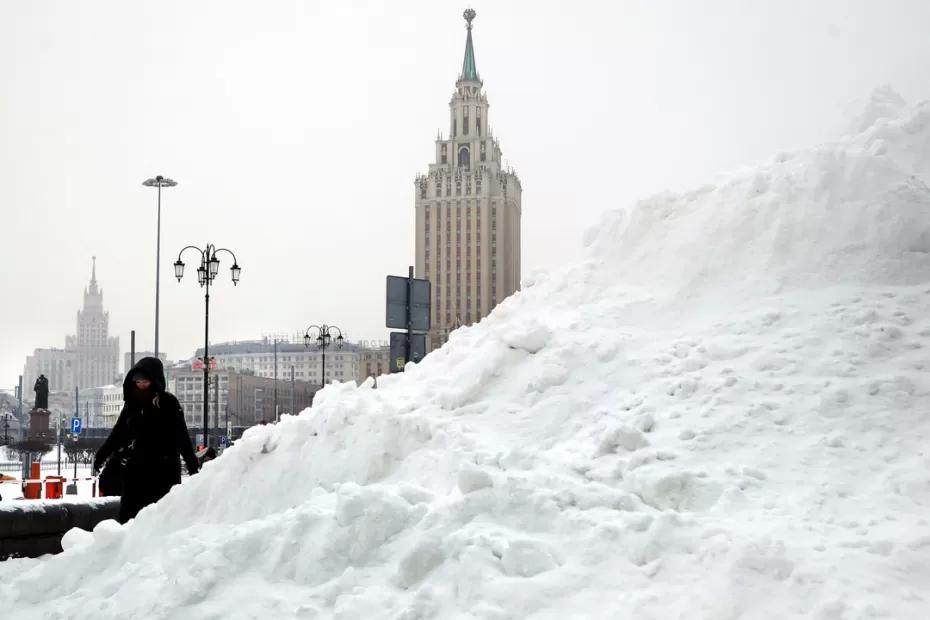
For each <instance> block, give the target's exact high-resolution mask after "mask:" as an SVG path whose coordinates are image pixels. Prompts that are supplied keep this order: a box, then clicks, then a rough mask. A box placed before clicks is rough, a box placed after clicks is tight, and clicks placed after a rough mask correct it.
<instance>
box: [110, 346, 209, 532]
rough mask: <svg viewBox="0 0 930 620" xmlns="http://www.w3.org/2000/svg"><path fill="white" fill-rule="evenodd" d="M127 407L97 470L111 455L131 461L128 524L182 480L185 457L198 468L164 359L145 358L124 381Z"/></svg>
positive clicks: (126, 475) (126, 472)
mask: <svg viewBox="0 0 930 620" xmlns="http://www.w3.org/2000/svg"><path fill="white" fill-rule="evenodd" d="M123 400H124V401H125V404H124V405H123V410H122V411H121V412H120V414H119V419H118V420H117V421H116V424H115V425H114V426H113V430H111V431H110V436H109V437H107V440H106V441H105V442H104V443H103V445H102V446H100V450H98V451H97V455H96V457H95V458H94V471H99V470H100V468H101V467H102V466H103V465H104V463H105V462H106V460H107V459H108V458H110V457H111V456H113V458H120V459H124V460H125V467H124V468H123V472H122V483H123V484H122V494H121V497H120V510H119V520H120V523H126V522H127V521H129V520H130V519H132V518H134V517H135V516H136V514H137V513H138V512H139V511H140V510H142V509H143V508H145V507H146V506H148V505H149V504H154V503H155V502H157V501H158V500H160V499H161V498H162V497H164V496H165V495H166V494H167V493H168V491H169V490H171V487H172V486H174V485H176V484H179V483H180V482H181V460H180V459H181V457H183V458H184V463H185V464H186V465H187V472H188V473H189V474H191V475H193V474H196V473H197V458H196V457H195V456H194V448H193V446H191V440H190V437H189V436H188V434H187V424H185V423H184V410H183V409H181V404H180V403H179V402H178V399H177V398H175V397H174V395H172V394H169V393H168V392H167V391H166V390H165V372H164V367H163V366H162V363H161V360H159V359H157V358H154V357H144V358H142V359H141V360H139V361H138V362H137V363H136V365H135V366H133V367H132V370H130V371H129V372H128V373H127V374H126V379H125V381H123Z"/></svg>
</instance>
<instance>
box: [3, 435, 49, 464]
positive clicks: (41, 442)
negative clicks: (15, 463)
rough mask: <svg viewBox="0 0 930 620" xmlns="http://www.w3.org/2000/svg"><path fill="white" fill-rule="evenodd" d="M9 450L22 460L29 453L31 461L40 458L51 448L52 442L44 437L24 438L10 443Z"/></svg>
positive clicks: (39, 459) (37, 460) (34, 461)
mask: <svg viewBox="0 0 930 620" xmlns="http://www.w3.org/2000/svg"><path fill="white" fill-rule="evenodd" d="M9 447H10V450H12V451H13V453H15V454H16V455H18V456H19V458H20V459H21V460H22V459H23V458H24V457H26V456H27V455H29V456H30V457H31V460H32V462H33V463H37V462H39V461H41V460H42V457H43V456H44V455H45V453H47V452H48V451H49V450H51V449H52V444H51V443H50V442H49V441H47V440H45V439H32V438H30V439H24V440H22V441H17V442H15V443H11V444H10V446H9Z"/></svg>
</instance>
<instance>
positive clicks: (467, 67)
mask: <svg viewBox="0 0 930 620" xmlns="http://www.w3.org/2000/svg"><path fill="white" fill-rule="evenodd" d="M475 15H477V13H475V11H474V10H472V9H468V10H467V11H465V13H464V15H463V17H465V21H466V22H468V37H467V38H466V39H465V60H464V61H462V75H460V76H459V79H460V80H471V81H473V82H478V81H480V80H479V78H478V69H477V67H476V66H475V46H474V45H473V44H472V42H471V22H472V20H473V19H475Z"/></svg>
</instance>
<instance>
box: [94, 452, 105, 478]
mask: <svg viewBox="0 0 930 620" xmlns="http://www.w3.org/2000/svg"><path fill="white" fill-rule="evenodd" d="M101 469H103V460H102V459H100V458H99V457H95V458H94V475H95V476H96V475H98V474H99V473H100V470H101Z"/></svg>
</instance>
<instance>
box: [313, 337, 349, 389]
mask: <svg viewBox="0 0 930 620" xmlns="http://www.w3.org/2000/svg"><path fill="white" fill-rule="evenodd" d="M332 330H336V332H337V333H338V334H339V335H338V336H336V347H338V348H340V349H341V348H342V343H343V341H344V338H343V337H342V330H341V329H339V328H338V327H336V326H335V325H327V324H326V323H324V324H323V325H311V326H310V327H308V328H307V331H306V332H304V346H305V347H307V348H308V349H309V348H310V345H311V344H312V343H313V341H314V340H315V341H316V346H318V347H319V348H320V351H322V352H323V380H322V381H321V382H320V385H321V386H323V385H326V349H328V348H329V346H330V345H331V344H332V343H333V337H332V333H331V332H332ZM313 334H316V335H315V336H314V335H313Z"/></svg>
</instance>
